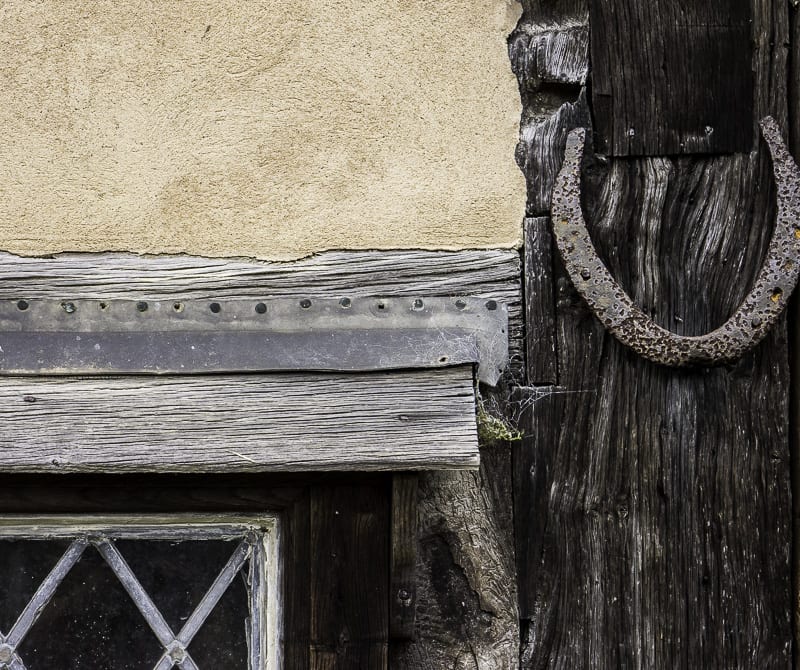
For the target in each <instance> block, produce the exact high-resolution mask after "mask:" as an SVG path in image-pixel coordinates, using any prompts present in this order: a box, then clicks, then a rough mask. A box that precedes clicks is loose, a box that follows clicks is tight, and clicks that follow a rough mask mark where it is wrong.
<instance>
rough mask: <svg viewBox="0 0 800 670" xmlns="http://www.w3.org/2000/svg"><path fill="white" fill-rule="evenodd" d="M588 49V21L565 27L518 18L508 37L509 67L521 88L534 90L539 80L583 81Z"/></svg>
mask: <svg viewBox="0 0 800 670" xmlns="http://www.w3.org/2000/svg"><path fill="white" fill-rule="evenodd" d="M588 51H589V25H588V22H582V23H578V24H576V25H575V26H570V27H569V28H553V27H551V26H541V25H537V24H531V23H525V22H521V23H520V24H519V26H518V27H517V29H516V30H515V31H514V33H513V34H512V35H511V36H510V37H509V40H508V55H509V57H510V58H511V67H512V69H513V70H514V74H515V75H516V76H517V80H518V81H519V85H520V90H521V91H523V92H532V93H535V91H536V90H537V89H538V88H539V87H540V86H542V85H543V84H555V85H567V87H568V86H569V85H570V84H572V85H583V84H585V83H586V78H587V76H588V74H589V69H588V63H589V60H588Z"/></svg>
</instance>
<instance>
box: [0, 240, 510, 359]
mask: <svg viewBox="0 0 800 670" xmlns="http://www.w3.org/2000/svg"><path fill="white" fill-rule="evenodd" d="M376 295H380V296H387V297H388V296H422V297H424V296H449V295H475V296H481V297H485V298H494V299H495V300H499V301H502V302H504V303H505V304H507V305H508V318H509V356H510V371H511V374H518V373H519V372H520V371H521V368H522V361H523V354H522V348H523V344H522V341H523V328H522V311H521V288H520V258H519V254H518V253H517V252H516V251H514V250H487V251H456V252H447V251H413V250H412V251H381V252H374V251H368V252H346V251H332V252H327V253H323V254H319V255H317V256H311V257H309V258H305V259H302V260H300V261H294V262H282V263H279V262H260V261H253V260H244V259H224V258H217V259H211V258H199V257H195V256H138V255H136V254H121V253H120V254H118V253H114V254H59V255H57V256H54V257H51V258H26V257H20V256H15V255H13V254H8V253H0V300H3V299H10V300H19V299H30V298H43V297H48V298H60V299H79V298H93V297H94V298H129V299H132V298H136V299H142V300H173V299H206V298H207V299H212V298H217V299H221V298H251V297H252V298H268V297H296V296H302V297H310V298H314V297H318V298H322V297H330V298H335V297H342V296H349V297H351V298H352V297H363V296H376Z"/></svg>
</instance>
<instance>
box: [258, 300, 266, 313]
mask: <svg viewBox="0 0 800 670" xmlns="http://www.w3.org/2000/svg"><path fill="white" fill-rule="evenodd" d="M266 313H267V306H266V305H265V304H264V303H263V302H259V303H258V304H257V305H256V314H266Z"/></svg>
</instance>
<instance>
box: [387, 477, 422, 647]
mask: <svg viewBox="0 0 800 670" xmlns="http://www.w3.org/2000/svg"><path fill="white" fill-rule="evenodd" d="M418 496H419V476H418V475H417V474H416V473H397V474H395V475H392V517H391V554H390V558H389V560H390V566H389V637H390V638H392V639H394V640H410V639H413V637H414V632H415V631H414V624H415V622H416V612H417V527H418V523H417V517H418V514H417V498H418Z"/></svg>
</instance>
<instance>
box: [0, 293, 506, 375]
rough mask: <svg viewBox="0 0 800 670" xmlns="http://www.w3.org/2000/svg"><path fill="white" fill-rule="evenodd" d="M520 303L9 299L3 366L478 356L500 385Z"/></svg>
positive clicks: (1, 322)
mask: <svg viewBox="0 0 800 670" xmlns="http://www.w3.org/2000/svg"><path fill="white" fill-rule="evenodd" d="M507 331H508V310H507V308H506V306H505V305H504V304H503V303H500V302H498V301H495V300H485V299H480V298H474V297H463V298H456V297H452V298H444V297H425V298H397V297H393V298H381V297H376V298H348V297H343V298H340V299H331V298H323V299H317V298H302V299H300V298H298V299H290V298H270V299H264V300H254V299H250V300H241V299H235V300H234V299H226V300H218V301H209V300H202V301H201V300H186V301H183V302H177V301H136V300H69V299H65V300H54V299H30V300H27V299H25V298H20V299H18V300H4V301H0V374H7V375H88V374H192V373H217V372H272V371H288V370H294V371H297V370H308V371H318V370H330V371H340V372H342V371H344V372H355V371H362V372H363V371H369V370H387V369H402V368H439V367H446V366H451V365H463V364H469V363H477V365H478V371H477V375H478V379H479V380H480V381H483V382H485V383H487V384H490V385H495V384H496V383H497V381H498V380H499V378H500V375H501V373H502V371H503V369H504V368H505V366H506V363H507V361H508V335H507Z"/></svg>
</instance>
